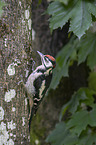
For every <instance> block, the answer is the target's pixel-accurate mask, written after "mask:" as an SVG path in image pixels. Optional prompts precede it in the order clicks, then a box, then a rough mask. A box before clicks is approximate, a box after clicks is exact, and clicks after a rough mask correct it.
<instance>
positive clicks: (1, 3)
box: [0, 0, 6, 17]
mask: <svg viewBox="0 0 96 145" xmlns="http://www.w3.org/2000/svg"><path fill="white" fill-rule="evenodd" d="M5 5H6V4H5V3H4V2H3V1H2V0H0V17H1V16H2V14H3V10H2V8H3V6H5Z"/></svg>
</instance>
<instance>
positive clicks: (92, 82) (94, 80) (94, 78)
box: [88, 72, 96, 92]
mask: <svg viewBox="0 0 96 145" xmlns="http://www.w3.org/2000/svg"><path fill="white" fill-rule="evenodd" d="M88 86H89V88H90V89H92V90H94V91H95V92H96V72H91V73H90V74H89V77H88Z"/></svg>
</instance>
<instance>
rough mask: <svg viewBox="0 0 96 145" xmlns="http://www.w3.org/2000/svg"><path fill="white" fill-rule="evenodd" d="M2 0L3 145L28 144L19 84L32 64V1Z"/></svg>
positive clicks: (0, 142) (0, 86)
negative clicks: (3, 3)
mask: <svg viewBox="0 0 96 145" xmlns="http://www.w3.org/2000/svg"><path fill="white" fill-rule="evenodd" d="M3 1H4V2H6V4H7V5H6V6H5V7H4V8H3V9H4V13H3V16H2V18H1V20H0V76H1V77H0V145H3V144H4V145H5V144H6V143H8V144H10V145H20V144H23V145H26V144H29V140H30V139H29V130H28V110H27V98H26V96H25V92H24V89H23V88H22V86H20V85H18V82H19V81H20V80H21V79H23V80H24V81H25V80H26V78H27V76H28V70H29V68H30V64H29V63H30V62H32V61H33V59H30V60H31V61H30V60H29V58H32V45H31V44H32V25H31V0H28V1H27V0H20V1H19V0H3ZM28 64H29V65H28ZM31 66H32V64H31ZM28 67H29V68H28Z"/></svg>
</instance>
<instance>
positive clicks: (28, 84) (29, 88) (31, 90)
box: [25, 72, 42, 97]
mask: <svg viewBox="0 0 96 145" xmlns="http://www.w3.org/2000/svg"><path fill="white" fill-rule="evenodd" d="M40 75H42V73H37V72H35V73H34V72H33V73H32V74H31V75H30V76H29V78H28V80H27V82H26V84H25V87H26V89H27V92H28V94H29V95H30V96H31V97H32V96H34V94H35V87H34V85H33V82H34V80H35V79H36V78H37V77H39V76H40Z"/></svg>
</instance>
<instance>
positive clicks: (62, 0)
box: [54, 0, 69, 5]
mask: <svg viewBox="0 0 96 145" xmlns="http://www.w3.org/2000/svg"><path fill="white" fill-rule="evenodd" d="M54 1H59V2H61V3H64V4H65V5H67V4H68V2H69V0H54Z"/></svg>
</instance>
